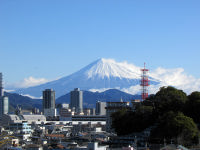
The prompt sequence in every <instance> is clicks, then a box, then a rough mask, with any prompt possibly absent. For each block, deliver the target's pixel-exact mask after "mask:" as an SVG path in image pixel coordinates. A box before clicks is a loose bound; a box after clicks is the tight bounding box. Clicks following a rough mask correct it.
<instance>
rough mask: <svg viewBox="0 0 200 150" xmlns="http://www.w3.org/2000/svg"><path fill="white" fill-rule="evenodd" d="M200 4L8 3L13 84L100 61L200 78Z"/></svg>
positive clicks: (6, 56)
mask: <svg viewBox="0 0 200 150" xmlns="http://www.w3.org/2000/svg"><path fill="white" fill-rule="evenodd" d="M199 8H200V1H199V0H192V1H188V0H166V1H161V0H157V1H156V0H151V1H149V0H123V1H122V0H121V1H119V0H28V1H27V0H18V1H16V0H1V1H0V54H1V58H0V71H1V72H3V74H4V81H5V82H6V83H14V82H18V81H20V80H23V79H24V78H28V77H34V78H45V79H48V80H52V79H56V78H57V77H61V76H65V75H69V74H71V73H73V72H75V71H77V70H79V69H81V68H82V67H84V66H86V65H88V64H89V63H91V62H93V61H95V60H97V59H98V58H113V59H115V60H116V61H128V62H129V63H133V64H135V65H137V66H143V63H144V62H146V63H147V66H148V68H150V70H153V69H156V68H157V67H164V68H179V67H180V68H184V70H185V72H186V73H187V74H190V75H192V76H194V77H195V78H199V76H200V69H199V66H200V61H199V57H200V28H199V27H200V9H199Z"/></svg>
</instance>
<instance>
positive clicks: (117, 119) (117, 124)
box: [112, 105, 155, 135]
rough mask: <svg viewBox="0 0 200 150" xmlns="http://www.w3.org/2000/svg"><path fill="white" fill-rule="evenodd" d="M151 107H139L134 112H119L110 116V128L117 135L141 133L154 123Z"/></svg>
mask: <svg viewBox="0 0 200 150" xmlns="http://www.w3.org/2000/svg"><path fill="white" fill-rule="evenodd" d="M152 114H153V107H152V106H143V105H142V106H140V107H138V108H137V110H136V111H135V112H132V111H125V110H120V111H118V112H115V113H113V114H112V128H114V129H115V131H116V133H117V134H118V135H126V134H130V133H133V132H141V131H143V130H144V129H146V128H147V127H149V126H150V125H152V124H153V123H154V122H155V118H154V117H153V115H152Z"/></svg>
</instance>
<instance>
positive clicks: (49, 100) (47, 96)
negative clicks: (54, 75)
mask: <svg viewBox="0 0 200 150" xmlns="http://www.w3.org/2000/svg"><path fill="white" fill-rule="evenodd" d="M44 109H55V91H54V90H52V89H46V90H45V91H43V111H44Z"/></svg>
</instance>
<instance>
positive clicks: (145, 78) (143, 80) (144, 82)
mask: <svg viewBox="0 0 200 150" xmlns="http://www.w3.org/2000/svg"><path fill="white" fill-rule="evenodd" d="M145 65H146V64H145V63H144V68H143V69H141V72H142V75H141V84H140V85H141V87H142V93H141V98H142V100H145V99H146V98H147V97H148V86H149V76H148V72H149V69H146V68H145Z"/></svg>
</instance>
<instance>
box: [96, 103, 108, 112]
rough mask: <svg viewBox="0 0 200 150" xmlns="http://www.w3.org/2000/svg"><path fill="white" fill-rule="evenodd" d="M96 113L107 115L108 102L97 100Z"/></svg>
mask: <svg viewBox="0 0 200 150" xmlns="http://www.w3.org/2000/svg"><path fill="white" fill-rule="evenodd" d="M96 115H106V102H100V101H97V102H96Z"/></svg>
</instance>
